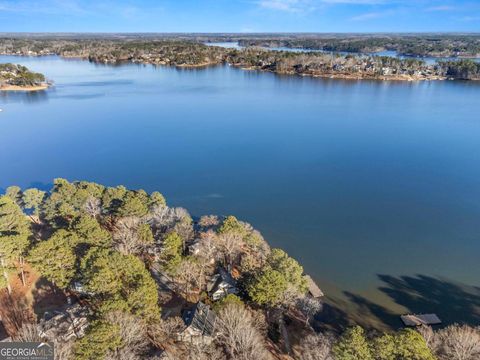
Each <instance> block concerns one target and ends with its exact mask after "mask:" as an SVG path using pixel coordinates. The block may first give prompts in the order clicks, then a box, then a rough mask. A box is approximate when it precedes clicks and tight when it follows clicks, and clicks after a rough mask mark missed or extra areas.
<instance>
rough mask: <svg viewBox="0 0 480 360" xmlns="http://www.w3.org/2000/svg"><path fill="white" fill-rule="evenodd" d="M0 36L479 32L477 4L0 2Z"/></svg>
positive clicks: (424, 0) (367, 0)
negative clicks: (90, 33)
mask: <svg viewBox="0 0 480 360" xmlns="http://www.w3.org/2000/svg"><path fill="white" fill-rule="evenodd" d="M0 32H235V33H237V32H238V33H249V32H480V0H156V1H155V0H137V1H133V0H0Z"/></svg>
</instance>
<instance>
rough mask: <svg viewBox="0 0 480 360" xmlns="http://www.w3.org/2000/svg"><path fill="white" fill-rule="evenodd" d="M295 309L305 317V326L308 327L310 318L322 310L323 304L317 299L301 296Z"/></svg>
mask: <svg viewBox="0 0 480 360" xmlns="http://www.w3.org/2000/svg"><path fill="white" fill-rule="evenodd" d="M296 306H297V309H298V310H300V311H301V312H302V314H303V315H304V316H305V325H308V323H309V322H310V319H311V318H312V316H315V315H316V314H317V313H318V312H320V310H322V307H323V304H322V302H321V301H320V300H319V299H316V298H313V297H311V296H303V297H301V298H299V299H298V300H297V304H296Z"/></svg>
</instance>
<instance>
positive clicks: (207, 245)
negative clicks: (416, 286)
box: [0, 179, 480, 360]
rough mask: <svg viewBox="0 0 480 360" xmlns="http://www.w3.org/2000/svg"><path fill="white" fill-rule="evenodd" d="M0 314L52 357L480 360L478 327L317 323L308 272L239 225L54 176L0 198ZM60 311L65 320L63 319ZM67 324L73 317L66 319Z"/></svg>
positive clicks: (17, 334)
mask: <svg viewBox="0 0 480 360" xmlns="http://www.w3.org/2000/svg"><path fill="white" fill-rule="evenodd" d="M0 259H1V265H2V275H3V276H1V277H0V286H1V288H2V289H1V291H0V315H1V320H2V324H3V326H4V327H5V330H6V331H7V333H8V334H7V335H8V336H10V338H11V339H13V340H18V341H45V340H46V341H51V342H53V343H54V344H55V348H56V359H92V360H93V359H95V360H97V359H112V360H113V359H164V360H165V359H169V360H171V359H191V360H203V359H205V360H206V359H216V360H221V359H229V360H230V359H231V360H234V359H241V360H251V359H260V360H261V359H303V360H327V359H329V360H352V359H357V360H360V359H361V360H400V359H401V360H434V359H439V360H447V359H448V360H474V359H478V357H479V356H480V329H479V328H474V327H469V326H467V325H451V326H447V327H445V328H443V329H440V330H435V331H434V330H432V329H431V328H429V327H421V328H418V329H417V330H415V329H401V330H398V331H391V332H389V333H379V332H378V331H371V330H368V331H366V330H364V329H362V328H361V327H359V326H355V324H350V325H351V326H347V327H346V328H342V329H331V330H327V329H323V328H319V327H317V326H316V323H317V322H315V321H314V319H315V317H316V316H317V315H318V314H320V313H321V312H322V306H323V301H322V295H323V294H322V293H321V291H320V290H319V289H316V288H315V287H314V286H313V285H312V282H311V280H310V279H309V278H308V277H307V276H306V275H305V273H304V269H303V267H302V266H301V265H300V264H299V263H298V262H297V261H296V260H295V259H293V258H291V257H290V256H289V255H288V254H287V253H285V252H284V251H283V250H281V249H272V248H271V247H270V246H269V244H268V243H267V242H266V241H265V240H264V239H263V237H262V235H261V234H260V233H259V232H258V231H257V230H255V229H254V228H253V227H252V226H251V225H250V224H248V223H246V222H243V221H240V220H238V219H237V218H235V217H234V216H231V215H230V216H217V215H206V216H201V217H198V218H195V217H192V216H191V215H190V214H189V213H188V211H187V210H185V209H183V208H177V207H170V206H169V205H168V204H167V202H166V200H165V198H164V197H163V195H162V194H161V193H159V192H152V193H150V194H149V193H147V192H145V191H143V190H129V189H127V188H125V187H124V186H116V187H107V186H103V185H100V184H96V183H92V182H86V181H75V182H69V181H67V180H65V179H55V180H54V182H53V187H52V189H50V190H49V191H43V190H39V189H36V188H30V189H21V188H19V187H17V186H11V187H9V188H7V189H6V193H5V195H3V196H0ZM64 314H68V316H67V315H65V316H64ZM68 319H70V320H68Z"/></svg>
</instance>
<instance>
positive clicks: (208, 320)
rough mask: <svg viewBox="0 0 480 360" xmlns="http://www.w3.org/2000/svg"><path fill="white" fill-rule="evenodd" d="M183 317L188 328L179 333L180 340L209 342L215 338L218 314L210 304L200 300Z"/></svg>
mask: <svg viewBox="0 0 480 360" xmlns="http://www.w3.org/2000/svg"><path fill="white" fill-rule="evenodd" d="M182 318H183V321H184V322H185V325H186V328H185V329H184V330H183V331H182V332H181V333H179V334H178V339H179V340H180V341H189V342H192V343H207V344H208V343H210V342H211V341H212V340H213V337H214V335H215V322H216V319H217V316H216V314H215V312H213V310H211V309H210V307H209V306H208V305H206V304H204V303H202V302H198V303H197V304H195V306H194V307H193V308H192V309H189V310H187V311H185V312H184V314H183V316H182Z"/></svg>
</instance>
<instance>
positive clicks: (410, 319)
mask: <svg viewBox="0 0 480 360" xmlns="http://www.w3.org/2000/svg"><path fill="white" fill-rule="evenodd" d="M400 318H401V319H402V321H403V323H404V324H405V326H421V325H438V324H441V323H442V321H441V320H440V319H439V317H438V316H437V315H436V314H419V315H415V314H413V315H402V316H400Z"/></svg>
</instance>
